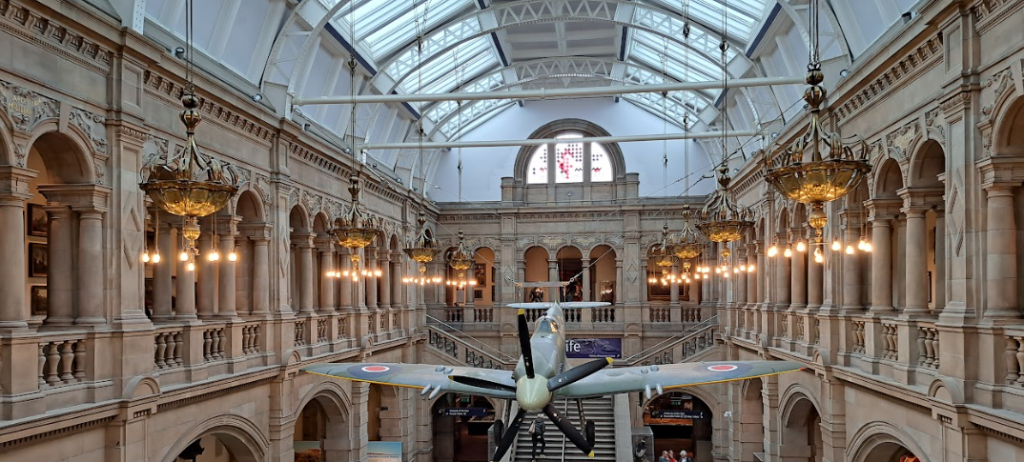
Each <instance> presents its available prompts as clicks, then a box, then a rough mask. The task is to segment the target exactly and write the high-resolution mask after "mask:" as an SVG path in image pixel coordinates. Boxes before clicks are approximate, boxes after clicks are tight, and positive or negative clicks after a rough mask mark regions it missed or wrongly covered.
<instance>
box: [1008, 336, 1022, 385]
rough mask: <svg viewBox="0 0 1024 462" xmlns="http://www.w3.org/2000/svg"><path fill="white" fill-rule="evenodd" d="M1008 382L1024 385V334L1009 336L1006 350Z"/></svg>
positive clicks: (1009, 383)
mask: <svg viewBox="0 0 1024 462" xmlns="http://www.w3.org/2000/svg"><path fill="white" fill-rule="evenodd" d="M1004 360H1005V362H1006V384H1007V385H1013V386H1018V387H1024V336H1019V335H1018V336H1007V337H1006V352H1005V353H1004Z"/></svg>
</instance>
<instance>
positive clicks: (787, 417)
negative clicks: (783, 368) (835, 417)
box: [779, 384, 824, 461]
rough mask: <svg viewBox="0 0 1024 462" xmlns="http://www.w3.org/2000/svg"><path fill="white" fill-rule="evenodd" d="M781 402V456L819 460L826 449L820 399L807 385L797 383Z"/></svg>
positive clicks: (790, 458) (791, 458) (784, 457)
mask: <svg viewBox="0 0 1024 462" xmlns="http://www.w3.org/2000/svg"><path fill="white" fill-rule="evenodd" d="M779 403H780V406H779V409H780V412H779V423H780V425H779V429H780V431H781V434H782V438H781V444H780V451H782V452H781V453H780V455H781V456H782V457H783V459H784V460H794V461H795V460H801V459H802V460H808V461H814V460H817V457H818V456H820V455H822V454H823V451H824V447H823V446H824V445H823V442H822V435H821V411H820V409H821V407H820V406H819V405H818V402H817V401H816V400H815V399H814V398H813V395H812V394H811V393H810V392H809V390H807V389H806V388H805V387H804V386H802V385H800V384H793V385H791V386H790V387H789V388H787V389H786V392H785V393H783V395H782V396H781V397H780V398H779Z"/></svg>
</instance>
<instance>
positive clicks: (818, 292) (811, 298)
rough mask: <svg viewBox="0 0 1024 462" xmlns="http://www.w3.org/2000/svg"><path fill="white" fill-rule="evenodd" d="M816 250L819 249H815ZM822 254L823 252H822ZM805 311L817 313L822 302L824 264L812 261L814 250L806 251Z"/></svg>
mask: <svg viewBox="0 0 1024 462" xmlns="http://www.w3.org/2000/svg"><path fill="white" fill-rule="evenodd" d="M816 248H821V247H820V246H819V247H816ZM822 251H823V252H824V250H822ZM806 258H807V311H808V312H810V313H814V312H817V311H818V309H819V308H821V304H822V302H824V288H825V286H824V271H825V264H824V263H818V262H816V261H814V250H813V249H812V248H808V249H807V256H806Z"/></svg>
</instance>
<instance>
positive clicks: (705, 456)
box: [641, 384, 726, 460]
mask: <svg viewBox="0 0 1024 462" xmlns="http://www.w3.org/2000/svg"><path fill="white" fill-rule="evenodd" d="M720 386H721V385H718V384H715V385H710V387H720ZM706 387H708V386H693V387H685V388H676V389H673V390H665V393H663V394H661V395H653V396H651V399H649V400H645V401H644V402H643V405H642V406H641V409H642V410H644V411H643V412H644V413H646V410H647V409H648V406H651V405H652V404H654V403H655V401H657V400H658V398H660V397H662V396H668V395H671V394H673V393H683V394H688V395H691V396H693V397H694V398H696V399H698V400H700V401H701V402H702V403H703V404H704V406H706V407H707V410H708V412H709V413H710V414H711V415H710V416H709V420H710V422H708V423H703V424H702V425H703V430H702V433H703V436H702V437H698V434H697V430H698V428H696V426H697V424H698V422H699V421H695V422H694V427H695V428H694V429H693V430H694V434H693V435H692V436H691V437H690V440H691V441H692V442H693V444H694V446H692V447H689V448H686V449H687V450H688V451H691V452H693V453H695V454H696V456H695V457H694V459H696V460H711V458H712V453H713V452H714V451H715V449H716V446H717V445H718V443H717V441H718V440H719V438H717V437H715V435H716V434H718V433H720V432H724V431H726V428H725V426H724V425H723V424H724V422H725V421H726V420H725V419H724V418H723V417H722V415H723V414H722V412H723V411H722V406H721V403H719V401H718V400H717V399H715V396H717V395H718V392H715V391H711V390H709V389H707V388H706ZM662 403H664V401H662ZM697 409H698V408H697V407H696V406H695V407H694V409H693V410H697ZM708 431H710V433H707V432H708ZM664 437H666V435H664V434H662V435H661V436H659V435H658V432H657V431H656V432H655V441H654V448H651V449H653V452H652V453H653V454H654V455H655V456H657V455H658V454H661V451H662V450H663V449H672V450H673V451H678V450H679V449H680V448H679V447H678V446H675V447H673V446H672V445H670V446H669V447H660V446H659V442H658V439H659V438H664ZM667 437H668V438H670V439H669V440H668V441H669V442H672V441H674V440H672V439H671V438H677V437H676V436H671V435H668V436H667ZM676 443H678V441H676ZM652 459H653V458H652Z"/></svg>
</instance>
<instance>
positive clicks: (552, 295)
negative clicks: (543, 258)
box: [545, 260, 559, 302]
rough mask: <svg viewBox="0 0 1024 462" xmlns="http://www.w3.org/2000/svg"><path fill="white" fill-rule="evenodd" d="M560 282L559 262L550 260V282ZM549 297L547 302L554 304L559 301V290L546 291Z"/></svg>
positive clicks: (549, 289)
mask: <svg viewBox="0 0 1024 462" xmlns="http://www.w3.org/2000/svg"><path fill="white" fill-rule="evenodd" d="M557 281H558V260H548V282H557ZM545 293H546V294H547V295H545V297H547V301H549V302H553V301H555V300H558V294H559V290H558V289H557V288H550V287H549V288H548V290H546V291H545Z"/></svg>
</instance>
